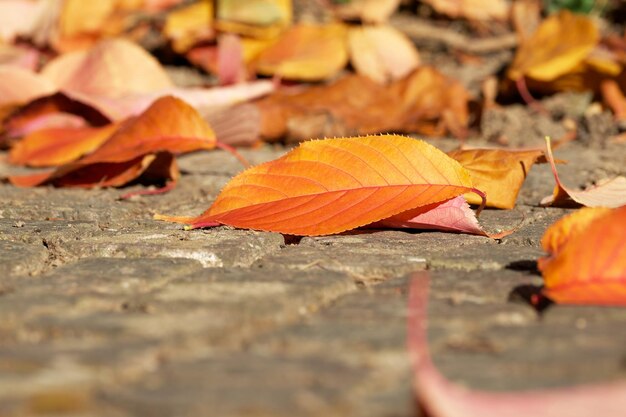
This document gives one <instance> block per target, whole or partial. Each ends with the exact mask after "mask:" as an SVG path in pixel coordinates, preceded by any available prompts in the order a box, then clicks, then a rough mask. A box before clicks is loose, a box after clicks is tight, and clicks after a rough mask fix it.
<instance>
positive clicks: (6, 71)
mask: <svg viewBox="0 0 626 417" xmlns="http://www.w3.org/2000/svg"><path fill="white" fill-rule="evenodd" d="M54 91H55V86H54V84H53V83H52V82H50V81H48V80H47V79H45V78H43V77H41V76H39V75H38V74H36V73H34V72H32V71H29V70H27V69H24V68H20V67H17V66H12V65H0V106H3V105H7V104H23V103H26V102H28V101H30V100H33V99H36V98H37V97H42V96H46V95H48V94H52V93H53V92H54Z"/></svg>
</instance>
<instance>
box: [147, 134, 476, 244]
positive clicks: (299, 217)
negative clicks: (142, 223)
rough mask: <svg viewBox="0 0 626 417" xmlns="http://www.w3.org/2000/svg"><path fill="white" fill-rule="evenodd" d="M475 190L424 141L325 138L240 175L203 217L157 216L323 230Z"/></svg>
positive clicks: (361, 222)
mask: <svg viewBox="0 0 626 417" xmlns="http://www.w3.org/2000/svg"><path fill="white" fill-rule="evenodd" d="M471 189H472V184H471V180H470V178H469V175H468V173H467V171H466V170H465V169H464V168H462V167H461V166H460V165H459V164H458V162H456V161H454V160H453V159H451V158H449V157H448V156H446V155H445V154H444V153H443V152H441V151H439V150H438V149H436V148H434V147H432V146H431V145H428V144H427V143H425V142H422V141H419V140H416V139H411V138H407V137H403V136H393V135H383V136H367V137H360V138H338V139H325V140H317V141H311V142H305V143H303V144H301V145H300V146H299V147H298V148H296V149H294V150H293V151H291V152H289V153H287V154H286V155H285V156H283V157H281V158H279V159H277V160H274V161H271V162H268V163H265V164H262V165H259V166H257V167H254V168H251V169H248V170H246V171H244V172H243V173H241V174H239V175H237V176H236V177H234V178H233V179H232V180H231V181H230V182H229V183H228V184H227V185H226V186H225V187H224V189H223V190H222V191H221V193H220V194H219V195H218V197H217V199H216V200H215V202H214V203H213V205H212V206H211V207H210V208H209V209H208V210H207V211H206V212H204V213H203V214H201V215H200V216H198V217H195V218H178V217H171V216H158V217H157V218H159V219H162V220H169V221H178V222H182V223H186V224H189V225H191V226H192V227H201V226H203V225H207V224H216V223H218V224H227V225H231V226H235V227H240V228H250V229H257V230H266V231H275V232H281V233H288V234H295V235H324V234H334V233H340V232H343V231H345V230H350V229H353V228H356V227H359V226H365V225H367V224H369V223H373V222H376V221H379V220H382V219H385V218H388V217H391V216H394V215H396V214H399V213H402V212H405V211H407V210H411V209H414V208H416V207H420V206H425V205H428V204H433V203H436V202H439V201H445V200H448V199H451V198H454V197H457V196H459V195H461V194H464V193H466V192H468V191H470V190H471Z"/></svg>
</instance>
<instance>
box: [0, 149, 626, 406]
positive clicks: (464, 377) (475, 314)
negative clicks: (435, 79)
mask: <svg viewBox="0 0 626 417" xmlns="http://www.w3.org/2000/svg"><path fill="white" fill-rule="evenodd" d="M441 145H442V146H444V147H445V146H449V145H451V143H448V142H442V143H441ZM617 149H618V150H617V151H616V150H615V148H614V149H612V150H608V149H594V150H593V151H589V150H586V149H585V148H583V147H581V146H579V145H576V144H570V145H568V146H565V147H563V148H562V149H559V150H558V151H557V155H556V156H557V157H558V158H563V159H569V160H570V164H569V165H562V166H559V172H561V173H562V178H563V181H565V182H566V183H567V184H569V185H571V186H573V187H577V186H584V185H587V184H589V183H591V182H593V181H596V180H598V179H600V178H602V177H605V176H608V175H614V174H617V173H620V170H621V171H623V155H624V152H623V148H617ZM282 151H283V150H282V149H280V148H273V147H270V146H267V147H264V148H262V149H259V150H248V151H244V153H245V155H246V157H248V158H249V159H250V160H252V161H253V162H254V163H258V162H262V161H265V160H268V159H271V158H273V157H275V156H277V155H279V154H280V152H282ZM620 152H621V153H620ZM180 166H181V169H182V170H183V172H184V175H183V177H182V178H181V181H180V183H179V185H178V187H177V188H176V189H175V190H174V191H173V192H171V193H168V194H165V195H161V196H154V197H141V198H132V199H131V200H129V201H120V200H118V197H119V195H121V194H122V193H123V192H126V191H129V190H135V189H140V186H138V185H135V186H132V187H129V188H128V189H125V190H115V189H113V190H110V189H101V190H100V189H96V190H63V189H54V188H47V187H42V188H35V189H18V188H14V187H11V186H9V185H6V184H3V185H0V195H2V201H3V204H2V207H1V208H0V415H2V416H10V417H14V416H37V415H64V416H72V415H77V416H107V417H108V416H112V417H118V416H119V417H127V416H139V415H149V416H176V415H184V416H199V417H200V416H202V417H203V416H209V415H219V416H233V417H236V416H296V415H298V416H300V415H302V416H368V417H370V416H371V417H375V416H394V417H409V416H418V415H419V410H418V408H417V407H416V405H415V403H414V400H413V396H412V394H411V369H410V364H409V355H408V354H407V352H406V340H405V338H406V335H405V333H406V332H405V330H406V325H407V323H406V316H407V313H406V311H407V310H406V302H407V292H408V288H409V285H410V274H411V272H413V271H423V270H424V269H430V270H431V271H430V274H431V277H432V290H431V295H430V307H429V313H430V324H431V328H430V331H429V339H430V347H431V350H432V352H433V356H434V360H435V363H436V364H437V366H438V367H439V368H440V369H441V371H442V372H443V373H444V374H445V375H446V376H447V377H449V378H450V379H452V380H453V381H456V382H459V383H461V384H464V385H467V386H469V387H474V388H487V389H495V390H505V389H529V388H539V387H551V386H564V385H570V384H573V383H579V382H580V383H592V382H597V381H606V380H612V379H619V378H626V367H625V365H624V364H626V359H625V358H626V350H624V346H626V336H624V335H625V333H624V332H623V328H624V325H625V324H626V311H625V310H623V309H617V308H595V307H564V306H554V305H553V306H550V307H549V308H547V309H546V310H544V311H542V312H541V313H539V312H537V311H536V310H535V309H534V308H531V307H530V305H529V304H528V302H527V301H525V298H527V296H528V294H529V291H532V290H533V289H536V288H537V286H540V285H541V282H542V281H541V277H540V276H539V275H538V273H537V271H536V266H535V260H536V258H537V257H538V256H541V254H542V251H541V248H540V245H539V241H540V238H541V236H542V234H543V232H544V231H545V229H546V227H548V225H549V224H551V223H552V222H554V221H555V220H556V219H558V218H560V217H561V216H562V215H564V214H566V213H568V212H569V210H564V209H554V208H542V207H538V204H537V203H538V201H539V200H540V199H541V198H542V197H544V196H545V195H548V194H550V193H551V191H552V187H553V184H554V182H553V179H552V177H551V173H550V170H549V168H548V167H547V166H546V165H536V166H534V167H533V168H532V170H531V172H530V174H529V176H528V178H527V180H526V183H525V184H524V187H523V188H522V191H521V193H520V197H519V204H518V206H517V207H516V208H515V209H514V210H510V211H500V210H486V211H485V212H484V213H483V214H482V215H481V219H480V220H481V223H482V224H483V225H484V226H485V228H486V229H487V230H489V231H491V232H498V231H505V230H511V229H515V232H514V233H512V234H511V235H509V236H507V237H505V238H503V239H500V240H492V239H488V238H484V237H479V236H468V235H456V234H450V233H440V232H418V231H390V230H387V231H379V230H363V231H356V232H350V233H345V234H342V235H338V236H326V237H312V238H308V237H305V238H302V239H297V238H294V237H291V236H282V235H280V234H275V233H262V232H254V231H243V230H234V229H232V228H228V227H219V228H215V229H208V230H193V231H183V230H182V228H181V227H180V226H179V225H175V224H170V223H165V222H157V221H154V220H152V215H153V214H154V213H157V212H158V213H166V214H180V215H192V214H198V213H200V212H202V211H204V210H205V209H206V208H207V207H208V206H209V205H210V203H211V201H212V199H213V198H214V197H215V196H216V195H217V193H218V192H219V190H220V188H221V187H222V186H223V185H224V184H225V183H226V182H227V181H228V179H229V178H230V176H231V175H233V174H234V173H236V172H238V171H239V170H241V167H240V166H239V165H238V163H237V162H236V161H235V160H234V159H233V158H232V156H230V155H228V154H226V153H224V152H217V151H216V152H205V153H198V154H194V155H190V156H187V157H184V158H181V161H180ZM581 167H583V168H582V169H581ZM12 170H14V169H13V168H11V167H8V166H6V165H0V173H2V174H5V173H7V172H11V171H12Z"/></svg>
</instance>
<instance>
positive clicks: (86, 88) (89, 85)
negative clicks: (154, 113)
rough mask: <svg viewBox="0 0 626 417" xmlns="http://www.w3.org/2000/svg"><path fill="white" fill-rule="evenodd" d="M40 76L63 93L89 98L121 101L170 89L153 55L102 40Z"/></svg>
mask: <svg viewBox="0 0 626 417" xmlns="http://www.w3.org/2000/svg"><path fill="white" fill-rule="evenodd" d="M41 73H42V75H43V76H44V77H47V78H48V79H49V80H51V81H52V82H53V83H54V84H55V85H56V86H57V87H58V88H59V89H61V90H63V91H69V92H78V93H83V94H87V95H92V96H105V97H120V96H125V95H128V94H138V93H150V92H154V91H158V90H163V89H166V88H170V87H172V86H173V84H172V82H171V80H170V79H169V76H168V75H167V73H166V72H165V70H164V69H163V67H162V66H161V64H160V63H159V62H158V61H157V60H156V59H155V58H154V57H153V56H152V55H150V54H149V53H148V52H147V51H146V50H144V49H143V48H141V47H140V46H139V45H136V44H134V43H133V42H131V41H128V40H124V39H111V40H105V41H102V42H100V43H98V44H96V45H94V46H93V47H92V48H91V49H89V50H87V51H80V52H71V53H68V54H64V55H61V56H59V57H58V58H56V59H54V60H53V61H51V62H50V63H49V64H48V65H46V66H45V67H44V68H43V70H42V72H41Z"/></svg>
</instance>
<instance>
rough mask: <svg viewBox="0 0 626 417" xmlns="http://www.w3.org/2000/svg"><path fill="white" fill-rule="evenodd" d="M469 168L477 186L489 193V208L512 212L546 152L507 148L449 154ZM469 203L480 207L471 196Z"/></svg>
mask: <svg viewBox="0 0 626 417" xmlns="http://www.w3.org/2000/svg"><path fill="white" fill-rule="evenodd" d="M448 155H449V156H450V157H452V158H454V159H456V160H457V161H459V163H460V164H461V165H463V167H464V168H465V169H467V170H468V171H469V173H470V175H471V177H472V181H473V183H474V186H475V187H476V188H477V189H479V190H481V191H482V192H484V193H485V194H487V206H489V207H497V208H502V209H512V208H513V207H515V201H516V200H517V195H518V194H519V190H520V188H521V187H522V184H523V183H524V180H525V179H526V175H528V171H530V168H531V167H532V166H533V164H534V163H535V161H536V160H537V159H538V158H539V157H540V156H542V155H543V151H539V150H531V151H508V150H505V149H467V150H456V151H451V152H448ZM465 199H466V200H467V202H468V203H471V204H480V203H481V200H480V198H476V196H475V195H473V194H469V195H466V196H465Z"/></svg>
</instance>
